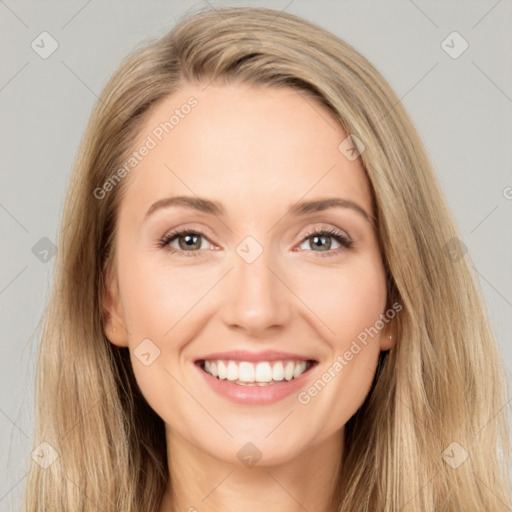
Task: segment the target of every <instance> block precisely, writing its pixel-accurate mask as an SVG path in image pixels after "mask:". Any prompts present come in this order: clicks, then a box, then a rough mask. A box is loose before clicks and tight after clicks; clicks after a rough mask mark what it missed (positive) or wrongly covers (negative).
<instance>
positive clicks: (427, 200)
mask: <svg viewBox="0 0 512 512" xmlns="http://www.w3.org/2000/svg"><path fill="white" fill-rule="evenodd" d="M213 80H218V81H225V82H243V83H249V84H257V85H265V86H287V87H292V88H295V89H296V90H297V91H300V92H303V93H306V94H307V95H308V97H309V98H313V99H314V100H316V101H318V102H320V103H321V104H322V105H324V106H326V107H327V108H328V109H329V110H330V111H332V113H333V114H334V115H335V116H336V118H337V119H339V122H340V124H341V125H342V126H343V128H344V130H345V131H346V132H347V133H348V134H355V135H356V136H357V137H358V139H359V140H361V141H362V142H363V143H364V145H365V148H366V149H365V151H364V152H363V153H362V154H361V159H362V163H363V165H364V167H365V170H366V173H367V177H368V180H369V182H370V185H371V189H372V193H373V195H374V200H375V206H376V217H377V220H378V236H379V243H380V246H381V251H382V258H383V261H384V263H385V267H386V271H387V276H388V296H389V303H390V304H392V303H395V302H398V303H400V304H401V305H402V308H403V309H402V311H401V313H400V314H399V315H398V316H397V317H396V320H395V322H396V324H395V328H396V335H397V340H396V344H395V346H394V348H393V349H392V350H390V351H389V352H384V353H382V355H381V357H380V361H379V367H378V370H377V374H376V376H375V380H374V385H373V387H372V389H371V391H370V393H369V395H368V397H367V399H366V401H365V403H364V404H363V406H362V407H361V409H360V410H359V411H358V412H357V413H356V415H355V416H354V417H353V418H351V420H350V421H349V422H348V424H347V425H346V433H347V435H346V443H345V444H346V446H345V448H344V460H343V464H342V471H341V474H340V475H339V496H338V503H337V504H339V510H340V511H343V512H349V511H350V512H354V511H357V512H365V511H366V512H376V511H384V510H385V511H404V512H405V511H406V510H414V511H418V510H421V511H423V512H438V511H440V510H446V511H461V510H468V511H481V510H492V511H493V512H496V511H499V510H505V509H506V507H507V505H508V506H511V503H510V498H509V496H508V492H507V488H508V475H507V462H508V457H509V446H508V435H507V425H506V421H505V418H504V415H503V413H502V412H500V409H501V408H502V406H503V405H504V403H505V379H504V373H503V369H502V367H501V366H500V362H499V358H498V354H497V350H496V346H495V343H494V340H493V337H492V333H491V331H490V328H489V325H488V320H487V315H486V312H485V309H484V305H483V301H482V299H481V292H480V291H479V289H478V288H477V287H476V285H475V280H474V278H473V276H472V273H471V272H470V270H469V256H468V255H467V254H466V255H464V251H463V250H462V246H461V245H460V243H459V242H458V238H457V237H458V233H457V230H456V227H455V226H454V222H453V221H452V218H451V215H450V213H449V211H448V209H447V206H446V204H445V202H444V199H443V197H442V193H441V191H440V188H439V185H438V183H437V181H436V177H435V174H434V172H433V170H432V168H431V165H430V163H429V161H428V158H427V156H426V154H425V150H424V148H423V146H422V143H421V141H420V139H419V137H418V135H417V133H416V130H415V129H414V127H413V125H412V123H411V121H410V119H409V117H408V115H407V114H406V112H405V110H404V108H403V107H402V104H401V103H400V101H399V100H398V98H397V96H396V95H395V94H394V92H393V91H392V90H391V88H390V87H389V85H388V84H387V82H386V81H385V80H384V79H383V77H382V76H381V75H380V74H379V72H378V71H377V70H376V69H375V68H374V67H373V66H372V65H371V64H370V63H369V62H368V61H367V60H366V59H365V58H364V57H362V56H361V55H360V54H359V53H358V52H357V51H355V50H354V49H353V48H352V47H351V46H350V45H348V44H347V43H345V42H343V41H342V40H340V39H338V38H337V37H335V36H334V35H332V34H330V33H328V32H327V31H325V30H323V29H321V28H320V27H318V26H316V25H314V24H311V23H309V22H307V21H304V20H302V19H300V18H298V17H295V16H293V15H290V14H287V13H284V12H279V13H278V12H277V11H273V10H270V9H263V8H245V7H236V8H223V9H216V10H206V11H201V12H198V13H195V14H194V15H191V16H188V17H186V18H185V19H183V20H182V21H180V23H179V24H178V25H177V26H176V27H175V28H174V29H173V30H172V31H171V32H169V33H168V34H166V35H164V36H163V37H161V38H159V39H157V40H156V41H152V42H149V43H147V44H145V45H144V46H143V47H142V48H139V49H138V50H136V51H135V52H134V53H133V54H132V55H130V56H129V57H128V58H127V59H126V60H125V61H124V62H123V63H122V65H121V66H120V68H119V70H118V71H117V72H116V73H115V74H114V75H113V77H112V78H111V79H110V81H109V82H108V84H107V85H106V87H105V89H104V91H103V92H102V94H101V96H100V98H99V101H98V104H97V106H96V107H95V110H94V112H93V114H92V116H91V119H90V121H89V124H88V126H87V129H86V131H85V135H84V137H83V140H82V143H81V146H80V150H79V154H78V156H77V160H76V164H75V168H74V172H73V176H72V180H71V184H70V187H69V191H68V194H67V198H66V203H65V208H64V214H63V221H62V225H61V228H60V236H59V245H58V253H57V259H56V274H55V280H54V285H53V290H52V294H51V298H50V302H49V305H48V309H47V312H46V318H45V324H44V329H43V333H42V342H41V349H40V358H39V363H38V374H37V395H36V403H37V414H36V425H37V427H36V436H35V445H34V446H35V447H36V446H40V444H41V443H48V445H46V444H45V445H43V446H44V450H46V451H45V452H44V453H46V454H47V455H48V454H50V455H48V456H50V458H52V457H53V458H52V459H51V460H52V462H53V463H52V464H51V465H49V467H47V468H46V469H43V467H42V466H41V465H40V464H37V463H36V462H33V463H32V464H31V468H30V475H29V480H28V487H27V492H26V510H27V511H30V512H36V511H39V512H42V511H43V510H44V511H52V512H64V511H66V512H68V511H73V512H74V511H79V510H80V511H83V512H87V511H97V510H98V509H105V508H106V509H108V510H122V511H131V512H135V511H142V510H144V511H155V510H157V509H158V506H159V503H160V500H161V497H162V494H163V491H164V488H165V486H166V484H167V480H168V478H169V475H168V469H167V460H166V459H167V456H166V447H165V434H164V425H163V422H162V420H161V419H160V418H159V417H158V416H157V415H156V414H155V413H154V412H153V411H152V410H151V408H150V407H149V406H148V404H147V403H146V402H145V400H144V398H143V397H142V396H141V393H140V391H139V389H138V387H137V384H136V382H135V379H134V376H133V373H132V370H131V366H130V361H129V354H128V353H127V350H128V349H126V348H119V347H115V346H113V345H112V344H111V343H110V342H109V341H108V339H107V338H106V336H105V334H104V330H103V320H104V318H103V308H102V297H103V290H104V284H105V272H106V271H108V270H109V269H110V270H112V268H111V262H112V255H113V253H114V251H115V246H114V244H113V241H114V233H115V229H116V212H117V208H118V205H119V202H120V200H121V197H122V190H123V186H122V185H123V183H120V185H119V186H117V187H114V189H113V190H112V191H110V192H109V193H108V195H107V197H105V198H104V199H97V198H96V195H95V193H94V191H95V190H97V189H98V188H99V187H102V186H103V184H104V183H105V182H106V181H107V180H108V179H109V178H110V177H111V175H112V173H113V172H114V171H115V170H116V169H118V168H119V167H120V166H121V164H122V162H123V161H125V160H126V155H127V154H129V152H130V151H133V144H134V141H135V139H136V137H137V136H138V135H139V134H140V130H141V126H142V124H143V122H144V120H145V119H146V118H147V115H148V112H149V111H150V109H151V108H152V107H153V106H155V105H157V104H158V103H159V102H160V101H161V100H163V99H164V98H165V97H167V96H169V95H170V94H172V93H173V92H174V91H176V90H177V89H179V88H180V86H181V85H183V84H184V83H186V82H191V83H199V84H204V85H207V84H208V83H210V82H211V81H213ZM340 142H341V141H340ZM135 172H136V171H135ZM50 447H51V448H50ZM40 449H41V448H40ZM53 450H54V451H53ZM55 457H57V458H56V460H54V461H53V459H55ZM466 457H467V458H466ZM503 459H505V460H503ZM454 461H456V463H454Z"/></svg>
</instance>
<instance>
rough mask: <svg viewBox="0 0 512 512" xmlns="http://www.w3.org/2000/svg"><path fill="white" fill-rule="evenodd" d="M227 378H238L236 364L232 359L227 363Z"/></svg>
mask: <svg viewBox="0 0 512 512" xmlns="http://www.w3.org/2000/svg"><path fill="white" fill-rule="evenodd" d="M227 379H228V380H238V365H237V364H236V363H235V362H234V361H229V363H228V369H227Z"/></svg>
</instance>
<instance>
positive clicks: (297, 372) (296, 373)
mask: <svg viewBox="0 0 512 512" xmlns="http://www.w3.org/2000/svg"><path fill="white" fill-rule="evenodd" d="M307 365H308V364H307V363H306V361H301V362H300V363H299V364H298V365H296V366H295V369H294V370H293V378H294V379H296V378H297V377H299V376H300V375H302V374H303V373H304V372H305V371H306V368H307Z"/></svg>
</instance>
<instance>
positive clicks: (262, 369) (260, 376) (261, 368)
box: [255, 363, 272, 382]
mask: <svg viewBox="0 0 512 512" xmlns="http://www.w3.org/2000/svg"><path fill="white" fill-rule="evenodd" d="M255 380H256V381H258V382H270V381H271V380H272V368H271V367H270V363H258V364H257V365H256V377H255Z"/></svg>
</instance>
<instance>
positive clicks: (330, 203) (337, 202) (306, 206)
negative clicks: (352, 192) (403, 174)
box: [145, 196, 375, 225]
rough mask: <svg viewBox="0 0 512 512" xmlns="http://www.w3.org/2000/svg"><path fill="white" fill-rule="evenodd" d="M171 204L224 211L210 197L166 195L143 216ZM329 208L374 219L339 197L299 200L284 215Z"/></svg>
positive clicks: (214, 212)
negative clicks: (345, 210) (350, 211)
mask: <svg viewBox="0 0 512 512" xmlns="http://www.w3.org/2000/svg"><path fill="white" fill-rule="evenodd" d="M172 206H178V207H182V208H189V209H193V210H198V211H200V212H203V213H208V214H212V215H217V216H219V217H220V216H222V215H224V213H225V211H224V208H223V206H222V205H221V204H220V203H219V202H217V201H212V200H210V199H204V198H201V197H192V196H175V197H166V198H164V199H160V200H158V201H157V202H156V203H153V204H152V205H151V206H150V207H149V208H148V210H147V212H146V215H145V217H146V218H147V217H149V216H150V215H151V214H152V213H154V212H155V211H157V210H160V209H162V208H170V207H172ZM330 208H349V209H351V210H353V211H355V212H357V213H359V214H360V215H361V216H362V217H364V219H365V220H367V221H368V222H369V223H370V224H372V225H373V221H374V220H375V218H374V217H373V216H372V215H370V214H368V213H367V212H366V210H365V209H364V208H362V207H361V206H359V205H358V204H357V203H355V202H354V201H350V200H348V199H341V198H325V199H317V200H314V201H299V202H297V203H295V204H293V205H291V206H290V207H289V208H288V211H287V213H286V215H294V216H301V215H308V214H310V213H316V212H321V211H324V210H327V209H330Z"/></svg>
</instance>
